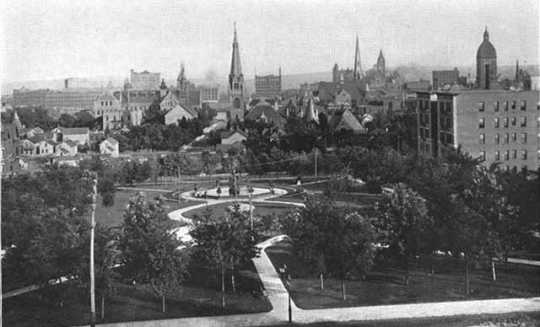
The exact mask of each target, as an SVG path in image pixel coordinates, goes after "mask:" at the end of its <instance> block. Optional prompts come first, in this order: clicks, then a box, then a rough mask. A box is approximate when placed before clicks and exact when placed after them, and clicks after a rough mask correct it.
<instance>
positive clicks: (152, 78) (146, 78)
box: [129, 69, 161, 90]
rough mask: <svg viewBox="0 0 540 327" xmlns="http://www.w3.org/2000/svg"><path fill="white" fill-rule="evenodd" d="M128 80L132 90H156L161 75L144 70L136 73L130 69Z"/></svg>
mask: <svg viewBox="0 0 540 327" xmlns="http://www.w3.org/2000/svg"><path fill="white" fill-rule="evenodd" d="M129 80H130V82H131V86H132V88H133V89H134V90H158V89H159V85H160V82H161V77H160V73H150V72H149V71H146V70H145V71H143V72H140V73H137V72H136V71H134V70H133V69H132V70H131V71H130V77H129Z"/></svg>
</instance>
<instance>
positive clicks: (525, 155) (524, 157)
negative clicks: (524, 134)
mask: <svg viewBox="0 0 540 327" xmlns="http://www.w3.org/2000/svg"><path fill="white" fill-rule="evenodd" d="M521 160H527V150H521Z"/></svg>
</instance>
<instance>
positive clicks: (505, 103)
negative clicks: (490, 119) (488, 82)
mask: <svg viewBox="0 0 540 327" xmlns="http://www.w3.org/2000/svg"><path fill="white" fill-rule="evenodd" d="M504 111H508V101H504Z"/></svg>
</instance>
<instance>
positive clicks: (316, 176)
mask: <svg viewBox="0 0 540 327" xmlns="http://www.w3.org/2000/svg"><path fill="white" fill-rule="evenodd" d="M314 151H315V177H317V152H318V151H317V148H315V150H314Z"/></svg>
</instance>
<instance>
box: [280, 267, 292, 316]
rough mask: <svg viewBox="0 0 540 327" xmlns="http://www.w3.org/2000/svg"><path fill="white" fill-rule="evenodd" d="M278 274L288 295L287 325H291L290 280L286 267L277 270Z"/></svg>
mask: <svg viewBox="0 0 540 327" xmlns="http://www.w3.org/2000/svg"><path fill="white" fill-rule="evenodd" d="M279 274H280V275H281V279H282V280H283V284H284V285H285V289H286V290H287V295H288V303H289V305H288V312H289V323H292V303H291V290H290V280H291V275H290V274H289V270H288V269H287V265H286V264H283V267H281V268H279Z"/></svg>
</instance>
